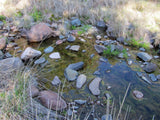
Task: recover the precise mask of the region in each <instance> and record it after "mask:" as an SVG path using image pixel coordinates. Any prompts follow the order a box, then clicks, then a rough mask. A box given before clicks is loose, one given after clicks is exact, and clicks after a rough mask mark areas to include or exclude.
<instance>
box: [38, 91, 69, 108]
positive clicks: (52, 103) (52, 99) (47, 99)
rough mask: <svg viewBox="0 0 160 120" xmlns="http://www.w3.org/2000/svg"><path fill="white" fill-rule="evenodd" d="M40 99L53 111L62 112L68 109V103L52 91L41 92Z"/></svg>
mask: <svg viewBox="0 0 160 120" xmlns="http://www.w3.org/2000/svg"><path fill="white" fill-rule="evenodd" d="M39 98H40V101H41V103H42V105H44V106H45V107H47V108H48V109H52V110H62V109H65V108H66V107H67V104H66V102H65V101H64V100H63V99H62V98H61V97H60V96H59V95H58V94H57V93H55V92H52V91H49V90H48V91H47V90H45V91H41V92H40V93H39Z"/></svg>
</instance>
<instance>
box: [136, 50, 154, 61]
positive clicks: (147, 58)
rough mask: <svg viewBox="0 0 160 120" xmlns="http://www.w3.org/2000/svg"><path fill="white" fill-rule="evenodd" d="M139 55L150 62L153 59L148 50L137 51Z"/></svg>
mask: <svg viewBox="0 0 160 120" xmlns="http://www.w3.org/2000/svg"><path fill="white" fill-rule="evenodd" d="M137 57H139V58H140V59H142V60H143V61H145V62H149V61H151V60H152V56H150V55H149V54H148V53H146V52H139V53H137Z"/></svg>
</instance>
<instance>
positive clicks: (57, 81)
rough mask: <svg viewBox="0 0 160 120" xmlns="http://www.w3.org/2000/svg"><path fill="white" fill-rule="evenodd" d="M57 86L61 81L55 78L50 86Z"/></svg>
mask: <svg viewBox="0 0 160 120" xmlns="http://www.w3.org/2000/svg"><path fill="white" fill-rule="evenodd" d="M59 84H61V81H60V79H59V77H58V76H55V77H54V79H53V81H52V85H59Z"/></svg>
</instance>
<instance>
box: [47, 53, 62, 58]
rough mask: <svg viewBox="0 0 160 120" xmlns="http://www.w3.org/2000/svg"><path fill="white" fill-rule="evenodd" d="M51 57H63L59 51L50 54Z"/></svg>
mask: <svg viewBox="0 0 160 120" xmlns="http://www.w3.org/2000/svg"><path fill="white" fill-rule="evenodd" d="M49 57H50V58H51V59H60V58H61V56H60V53H59V52H54V53H52V54H50V55H49Z"/></svg>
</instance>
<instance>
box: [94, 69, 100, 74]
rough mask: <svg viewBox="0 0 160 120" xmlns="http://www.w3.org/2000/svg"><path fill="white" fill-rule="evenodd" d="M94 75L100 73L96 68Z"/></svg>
mask: <svg viewBox="0 0 160 120" xmlns="http://www.w3.org/2000/svg"><path fill="white" fill-rule="evenodd" d="M93 74H94V75H100V74H101V73H100V72H99V71H98V70H97V71H95V72H94V73H93Z"/></svg>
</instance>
